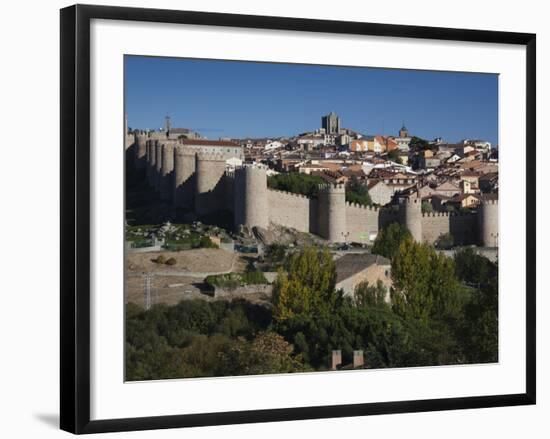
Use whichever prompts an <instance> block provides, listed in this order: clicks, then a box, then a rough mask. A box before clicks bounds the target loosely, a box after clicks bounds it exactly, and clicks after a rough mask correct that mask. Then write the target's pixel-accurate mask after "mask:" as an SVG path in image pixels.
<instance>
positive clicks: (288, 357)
mask: <svg viewBox="0 0 550 439" xmlns="http://www.w3.org/2000/svg"><path fill="white" fill-rule="evenodd" d="M293 351H294V348H293V346H292V345H291V344H290V343H288V342H287V341H285V339H284V338H283V337H281V336H280V335H279V334H277V333H275V332H272V331H269V332H264V333H261V334H259V335H258V336H257V337H256V338H254V339H253V340H252V341H247V340H245V339H242V338H240V339H238V340H237V342H236V343H234V344H232V345H231V346H229V348H228V349H226V350H224V351H222V352H221V353H220V355H219V356H218V358H219V365H218V374H219V375H252V374H253V375H257V374H266V373H290V372H301V371H305V370H308V368H307V367H306V366H305V365H304V363H303V362H302V359H301V356H300V355H294V354H293Z"/></svg>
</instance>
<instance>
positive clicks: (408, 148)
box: [126, 113, 498, 301]
mask: <svg viewBox="0 0 550 439" xmlns="http://www.w3.org/2000/svg"><path fill="white" fill-rule="evenodd" d="M126 154H127V161H128V175H127V189H128V190H127V192H128V193H127V203H128V206H127V208H128V210H127V243H128V249H129V252H130V254H131V255H135V256H133V257H134V258H137V257H138V256H137V254H141V253H143V252H146V251H158V252H160V253H159V255H160V254H161V253H162V254H163V255H165V256H166V259H168V258H170V257H172V258H179V259H181V260H182V261H181V262H180V263H178V264H176V265H174V267H168V268H170V269H171V270H172V271H174V273H176V272H177V273H179V274H181V275H185V273H184V272H182V270H181V268H182V266H186V265H190V264H191V265H192V260H193V259H195V256H191V254H192V253H189V252H187V253H185V252H178V250H182V249H192V250H194V251H195V252H199V251H200V252H203V253H204V252H207V253H208V252H210V253H211V255H210V256H211V257H207V258H205V260H204V264H203V269H202V270H200V271H195V272H194V274H193V276H194V278H193V279H195V278H196V277H197V276H199V277H200V276H201V273H206V274H205V275H204V276H203V279H204V278H206V276H207V274H208V273H214V274H216V273H217V274H224V273H225V274H227V273H230V272H231V270H233V271H235V272H238V271H239V270H241V271H242V270H244V268H245V266H246V264H245V263H244V262H243V259H242V256H243V255H245V256H246V257H247V258H248V263H249V264H250V263H252V264H256V265H257V266H258V267H259V266H261V263H260V261H262V260H264V259H267V257H266V254H269V251H270V250H273V248H275V247H276V246H281V248H286V249H287V251H289V250H291V251H296V249H299V248H301V247H304V246H309V245H314V246H319V247H321V246H328V247H329V248H330V249H331V250H332V251H333V255H334V258H335V259H336V261H337V266H341V272H342V273H343V272H347V271H346V270H348V267H347V266H345V265H346V264H348V265H349V264H351V263H352V262H351V261H352V259H353V258H351V259H350V258H343V259H341V257H342V256H345V255H346V254H347V253H352V254H357V255H360V254H363V255H364V254H367V255H369V254H370V249H371V248H372V245H373V244H374V242H375V240H376V238H377V236H378V234H379V232H380V230H382V229H384V228H385V227H387V226H388V225H389V224H392V223H400V224H402V225H403V226H404V227H406V228H407V229H408V230H409V231H410V233H411V234H412V237H413V238H414V239H415V240H416V241H418V242H429V243H431V244H433V245H434V246H435V247H436V248H439V249H440V250H441V251H446V252H447V254H452V252H453V248H455V247H457V246H464V245H474V246H476V247H478V248H479V251H480V252H483V254H485V255H487V256H488V257H490V258H491V259H493V260H495V259H496V254H497V247H498V149H496V148H492V146H491V144H490V143H489V142H487V141H484V140H471V139H467V140H463V141H461V142H459V143H453V144H451V143H446V142H444V141H443V140H442V139H441V138H437V139H433V140H430V141H427V140H424V139H421V138H418V137H415V136H414V135H412V134H411V133H409V130H408V129H407V128H406V127H405V125H404V124H403V126H402V127H401V129H400V130H399V131H398V133H397V134H396V135H395V136H392V135H364V134H361V133H359V132H357V131H354V130H352V129H347V128H343V127H342V126H341V120H340V118H339V117H338V115H336V114H335V113H330V114H328V115H326V116H323V117H322V118H321V127H320V128H319V129H317V130H315V131H314V132H306V133H300V134H297V135H296V136H293V137H279V138H260V139H250V138H246V139H227V138H222V139H217V140H209V139H206V138H204V137H203V136H202V135H201V134H200V133H197V132H194V131H192V130H190V129H185V128H173V127H172V126H171V121H170V119H169V118H167V119H166V124H165V127H164V129H162V130H157V131H142V130H127V135H126ZM190 237H193V239H194V241H193V239H191V238H190ZM205 243H206V244H205ZM205 247H206V248H205ZM208 247H216V248H217V249H218V250H215V249H208ZM171 250H172V251H176V253H175V254H174V255H172V254H169V252H170V251H171ZM214 255H215V256H214ZM187 257H189V258H190V259H191V260H189V261H186V262H184V259H186V258H187ZM131 258H132V256H131V257H130V259H131ZM251 258H252V259H253V260H252V261H251ZM142 259H143V258H142ZM233 260H234V261H235V264H233V265H231V263H229V262H228V261H233ZM339 260H340V262H338V261H339ZM361 260H363V261H364V262H363V263H360V262H357V261H361ZM141 262H142V264H138V263H130V267H131V269H130V273H133V272H139V271H140V270H141V271H146V272H149V271H151V272H154V271H155V270H157V271H159V270H158V265H157V264H151V263H149V264H146V265H148V267H144V266H143V260H142V261H141ZM220 264H221V266H224V264H229V265H230V266H231V267H232V268H231V269H229V270H227V269H225V271H224V270H222V269H220V268H219V267H217V265H220ZM266 265H269V264H266ZM353 265H354V267H355V268H354V270H355V272H354V273H352V274H350V275H349V276H348V277H356V278H357V279H356V282H352V283H351V284H350V285H348V286H347V287H346V291H347V292H348V293H349V294H352V293H353V289H354V287H355V286H356V284H357V283H359V282H360V281H361V280H364V278H365V276H364V274H365V273H366V272H368V271H373V272H377V273H378V272H381V271H384V272H387V270H388V269H389V262H388V261H385V262H384V261H381V260H375V259H373V258H363V259H361V258H359V257H357V258H355V259H354V262H353ZM374 266H376V267H375V268H373V267H374ZM380 266H383V270H380ZM137 267H139V268H137ZM263 269H264V271H265V270H268V269H269V267H264V268H263ZM160 271H161V272H162V273H163V274H164V275H166V274H170V273H167V267H163V268H162V270H160ZM184 271H185V270H184ZM222 272H223V273H222ZM174 273H172V275H174ZM357 273H363V275H361V276H356V275H357ZM373 276H374V275H373ZM373 276H371V277H369V280H370V281H371V283H376V282H377V281H379V280H380V281H383V282H384V283H385V284H387V285H390V283H391V282H390V281H389V276H387V275H386V276H382V277H380V276H378V277H377V276H374V277H373ZM179 280H180V281H182V282H179V283H180V284H182V285H187V286H186V287H184V288H179V289H178V288H176V287H172V289H170V290H169V291H168V290H167V291H165V293H164V294H160V295H159V294H157V300H161V301H163V300H165V299H159V297H168V296H170V297H172V298H173V300H174V301H177V300H178V299H181V298H182V297H187V296H189V297H204V294H201V290H200V288H199V289H197V288H195V287H192V285H193V283H191V282H183V278H182V279H179ZM342 280H345V279H342ZM140 282H141V281H140V280H138V281H137V283H136V285H135V288H134V289H133V290H134V293H133V294H130V296H131V297H134V296H136V297H138V299H137V300H138V301H141V300H142V294H141V288H142V286H141V284H140ZM348 283H349V280H348ZM172 284H178V282H172V283H169V282H167V283H166V285H172ZM194 285H195V286H196V284H194ZM167 288H168V287H167ZM167 288H165V289H167ZM160 289H161V288H160V287H159V286H158V282H157V292H158V291H159V290H160ZM182 289H185V291H187V293H188V294H187V296H186V295H185V294H176V293H175V292H176V291H178V290H180V291H181V290H182ZM218 290H220V291H221V288H218ZM262 291H263V289H262ZM191 293H192V294H191ZM249 297H252V295H249ZM166 300H168V299H166ZM168 301H170V300H168Z"/></svg>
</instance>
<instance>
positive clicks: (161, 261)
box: [153, 255, 166, 264]
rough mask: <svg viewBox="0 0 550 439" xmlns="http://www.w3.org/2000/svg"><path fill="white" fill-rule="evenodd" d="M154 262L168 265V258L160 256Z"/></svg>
mask: <svg viewBox="0 0 550 439" xmlns="http://www.w3.org/2000/svg"><path fill="white" fill-rule="evenodd" d="M153 261H154V262H156V263H157V264H164V263H166V258H165V257H164V256H163V255H158V256H157V259H153Z"/></svg>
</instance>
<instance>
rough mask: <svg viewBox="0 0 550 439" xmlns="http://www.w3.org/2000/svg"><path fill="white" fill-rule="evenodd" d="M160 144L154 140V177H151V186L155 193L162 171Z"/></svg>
mask: <svg viewBox="0 0 550 439" xmlns="http://www.w3.org/2000/svg"><path fill="white" fill-rule="evenodd" d="M162 146H163V145H162V143H160V142H159V141H158V140H155V176H154V177H153V180H154V181H153V183H154V184H153V186H154V187H155V189H156V190H157V191H159V190H160V173H161V170H162Z"/></svg>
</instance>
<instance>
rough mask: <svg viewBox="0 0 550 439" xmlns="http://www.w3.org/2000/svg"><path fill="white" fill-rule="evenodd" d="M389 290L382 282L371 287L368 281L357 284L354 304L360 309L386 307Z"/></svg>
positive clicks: (379, 281)
mask: <svg viewBox="0 0 550 439" xmlns="http://www.w3.org/2000/svg"><path fill="white" fill-rule="evenodd" d="M387 294H388V289H387V288H386V287H385V286H384V284H383V283H382V281H381V280H378V282H377V283H376V285H370V284H369V283H368V281H363V282H360V283H359V284H357V286H356V287H355V291H354V294H353V298H354V302H355V304H356V305H357V306H358V307H365V306H382V305H383V306H386V305H387V304H386V296H387Z"/></svg>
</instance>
